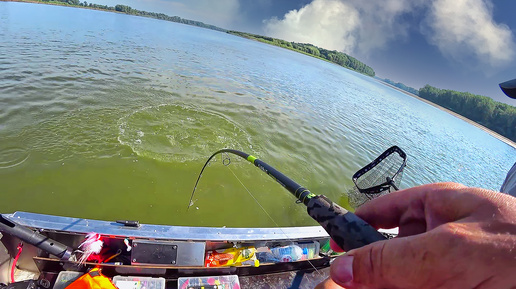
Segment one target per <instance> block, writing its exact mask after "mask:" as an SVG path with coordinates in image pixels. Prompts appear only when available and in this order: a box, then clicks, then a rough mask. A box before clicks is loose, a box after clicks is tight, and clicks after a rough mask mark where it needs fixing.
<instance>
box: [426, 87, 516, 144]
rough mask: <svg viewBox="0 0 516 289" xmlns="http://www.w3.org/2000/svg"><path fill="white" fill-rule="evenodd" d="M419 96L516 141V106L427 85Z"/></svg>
mask: <svg viewBox="0 0 516 289" xmlns="http://www.w3.org/2000/svg"><path fill="white" fill-rule="evenodd" d="M419 96H420V97H422V98H424V99H427V100H429V101H431V102H433V103H435V104H438V105H440V106H442V107H445V108H448V109H450V110H452V111H454V112H456V113H458V114H460V115H462V116H464V117H467V118H469V119H471V120H473V121H475V122H477V123H479V124H481V125H483V126H485V127H487V128H489V129H490V130H493V131H495V132H497V133H499V134H501V135H503V136H505V137H507V138H509V139H511V140H512V141H515V142H516V107H514V106H511V105H508V104H505V103H501V102H496V101H494V100H492V99H491V98H489V97H486V96H482V95H474V94H471V93H469V92H458V91H453V90H446V89H439V88H435V87H432V86H430V85H426V86H425V87H423V88H421V89H419Z"/></svg>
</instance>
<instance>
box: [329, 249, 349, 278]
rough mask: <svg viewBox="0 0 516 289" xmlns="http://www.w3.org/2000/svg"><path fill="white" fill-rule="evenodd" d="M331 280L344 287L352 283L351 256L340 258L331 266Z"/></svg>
mask: <svg viewBox="0 0 516 289" xmlns="http://www.w3.org/2000/svg"><path fill="white" fill-rule="evenodd" d="M330 274H331V279H333V281H335V282H336V283H339V284H341V285H344V284H346V283H349V282H351V281H353V256H346V255H344V256H341V257H339V258H337V259H336V260H335V261H333V263H332V264H331V268H330Z"/></svg>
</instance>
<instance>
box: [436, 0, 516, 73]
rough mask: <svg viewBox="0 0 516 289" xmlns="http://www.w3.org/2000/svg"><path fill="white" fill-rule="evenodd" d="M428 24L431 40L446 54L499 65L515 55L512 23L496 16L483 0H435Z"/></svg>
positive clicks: (462, 59)
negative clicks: (504, 21)
mask: <svg viewBox="0 0 516 289" xmlns="http://www.w3.org/2000/svg"><path fill="white" fill-rule="evenodd" d="M426 25H427V26H428V27H429V28H430V31H427V32H426V34H427V35H428V37H429V41H430V42H431V43H432V44H434V45H436V46H437V47H438V48H439V50H440V51H441V52H442V53H443V54H444V55H446V56H449V57H452V58H453V59H455V60H458V61H460V62H468V59H469V58H470V57H471V56H473V57H474V58H476V59H477V63H478V64H480V65H489V66H491V67H496V66H500V65H503V64H505V63H507V62H510V61H512V60H513V59H514V54H515V52H514V41H513V35H512V32H511V30H510V29H509V27H507V26H506V25H504V24H498V23H496V22H495V21H494V19H493V12H492V5H491V3H490V2H485V1H483V0H435V1H434V2H433V3H432V5H431V9H430V14H429V16H428V18H427V21H426Z"/></svg>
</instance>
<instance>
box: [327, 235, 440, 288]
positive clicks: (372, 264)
mask: <svg viewBox="0 0 516 289" xmlns="http://www.w3.org/2000/svg"><path fill="white" fill-rule="evenodd" d="M418 239H420V238H418V237H417V236H411V237H404V238H394V239H391V240H386V241H379V242H375V243H373V244H370V245H367V246H364V247H361V248H358V249H355V250H351V251H349V252H348V253H346V254H345V255H344V256H341V257H339V258H337V259H336V260H335V261H334V262H333V263H332V265H331V268H330V276H331V278H332V279H333V281H334V282H335V283H337V284H339V285H340V286H342V287H345V288H347V289H358V288H360V289H362V288H368V289H376V288H378V289H380V288H423V287H424V286H425V282H426V281H427V280H428V279H427V278H428V276H425V274H428V272H427V271H425V270H426V269H427V268H425V267H427V266H429V265H430V266H431V265H434V264H435V263H436V262H437V261H438V260H426V261H430V262H423V263H424V265H423V266H422V261H423V260H425V258H428V257H429V255H428V254H427V253H428V251H426V252H425V250H421V249H420V248H421V246H420V245H421V244H418V243H417V242H418V241H419V240H418ZM431 259H432V258H431Z"/></svg>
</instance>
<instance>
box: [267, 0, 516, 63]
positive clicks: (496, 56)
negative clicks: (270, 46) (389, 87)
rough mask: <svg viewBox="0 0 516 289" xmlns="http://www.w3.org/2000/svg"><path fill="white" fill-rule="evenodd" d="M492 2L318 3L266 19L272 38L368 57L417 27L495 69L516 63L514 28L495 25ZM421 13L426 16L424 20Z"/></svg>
mask: <svg viewBox="0 0 516 289" xmlns="http://www.w3.org/2000/svg"><path fill="white" fill-rule="evenodd" d="M490 3H491V2H489V0H432V1H425V0H376V1H374V0H313V1H312V2H311V3H309V4H307V5H306V6H304V7H302V8H301V9H299V10H291V11H289V12H288V13H287V14H285V15H284V17H283V18H281V19H277V18H272V19H269V20H265V21H264V31H265V34H267V35H268V36H272V37H277V38H281V39H285V40H288V41H295V42H308V43H312V44H315V45H317V46H320V47H323V48H327V49H335V50H339V51H343V52H346V53H350V54H352V55H357V56H361V57H364V56H367V55H368V54H370V53H372V52H374V51H376V50H379V49H382V48H385V47H386V46H387V45H388V44H389V42H391V41H399V40H403V39H405V38H406V37H407V36H408V32H409V29H413V30H414V31H415V32H419V31H421V32H423V33H424V35H425V36H426V37H427V40H428V41H429V42H430V43H431V44H433V45H435V46H437V47H438V48H439V50H440V51H441V53H442V54H443V55H445V56H447V57H451V58H452V59H454V60H456V61H460V62H463V63H474V64H475V65H474V66H480V67H482V68H485V67H486V66H489V67H496V66H498V65H500V64H503V63H506V62H510V61H511V60H513V59H514V56H515V45H514V40H513V35H512V32H511V30H510V29H509V28H508V27H507V26H506V25H504V24H499V23H496V22H495V21H494V19H493V13H492V5H491V4H490ZM422 13H425V14H426V15H427V16H424V17H421V15H424V14H422ZM405 16H408V17H405ZM418 19H421V20H418ZM411 25H412V27H411Z"/></svg>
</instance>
